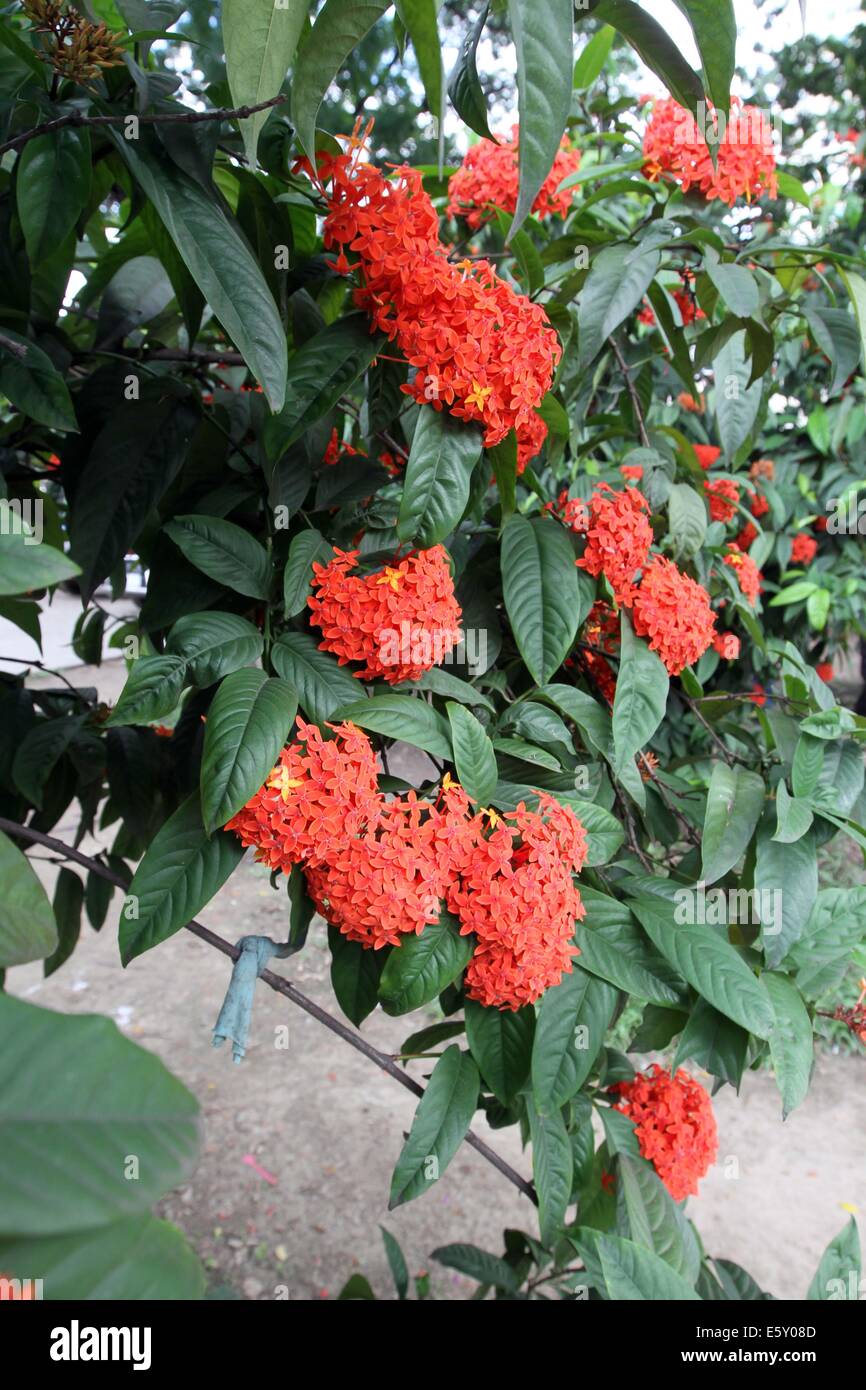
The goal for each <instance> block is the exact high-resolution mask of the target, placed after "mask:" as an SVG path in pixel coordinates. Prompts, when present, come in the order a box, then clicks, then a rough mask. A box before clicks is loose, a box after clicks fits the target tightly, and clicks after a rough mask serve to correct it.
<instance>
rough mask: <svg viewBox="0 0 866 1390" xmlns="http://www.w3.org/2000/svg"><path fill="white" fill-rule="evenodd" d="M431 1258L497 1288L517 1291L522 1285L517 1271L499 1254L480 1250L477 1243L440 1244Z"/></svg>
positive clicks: (511, 1291)
mask: <svg viewBox="0 0 866 1390" xmlns="http://www.w3.org/2000/svg"><path fill="white" fill-rule="evenodd" d="M430 1258H431V1260H438V1261H439V1263H440V1264H441V1265H444V1266H445V1268H446V1269H456V1270H457V1271H458V1273H460V1274H465V1275H466V1276H467V1278H469V1279H475V1280H477V1282H478V1283H479V1284H490V1285H491V1286H492V1287H493V1288H495V1289H506V1290H507V1291H508V1292H509V1293H516V1292H517V1290H518V1289H519V1287H520V1278H519V1276H518V1274H517V1271H516V1270H514V1269H512V1267H511V1265H509V1264H506V1262H505V1260H502V1259H500V1258H499V1256H498V1255H491V1254H489V1253H488V1252H487V1251H486V1250H479V1249H478V1246H477V1245H459V1244H458V1245H440V1246H439V1248H438V1249H437V1250H433V1251H431V1254H430Z"/></svg>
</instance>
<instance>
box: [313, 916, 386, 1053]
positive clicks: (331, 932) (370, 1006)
mask: <svg viewBox="0 0 866 1390" xmlns="http://www.w3.org/2000/svg"><path fill="white" fill-rule="evenodd" d="M328 945H329V947H330V948H331V984H332V985H333V988H334V993H335V995H336V996H337V1002H338V1004H339V1005H340V1008H341V1009H342V1010H343V1013H344V1014H345V1015H346V1017H347V1018H348V1019H351V1021H352V1023H354V1025H355V1027H356V1028H360V1026H361V1024H362V1023H363V1022H364V1019H365V1018H366V1017H367V1016H368V1014H371V1013H372V1012H373V1010H374V1009H375V1007H376V1005H377V1004H378V1002H379V980H380V978H381V975H382V969H383V967H384V965H385V961H386V959H387V957H388V952H387V951H365V950H364V947H363V946H362V945H361V943H360V941H348V940H347V939H346V937H345V936H343V935H342V934H341V933H340V932H339V931H338V930H337V928H336V927H331V926H329V927H328Z"/></svg>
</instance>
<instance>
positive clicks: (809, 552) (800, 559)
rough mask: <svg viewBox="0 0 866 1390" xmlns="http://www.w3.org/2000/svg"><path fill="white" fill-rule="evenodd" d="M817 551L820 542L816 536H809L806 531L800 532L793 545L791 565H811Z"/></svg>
mask: <svg viewBox="0 0 866 1390" xmlns="http://www.w3.org/2000/svg"><path fill="white" fill-rule="evenodd" d="M817 549H818V542H817V541H816V540H815V538H814V536H807V535H806V532H805V531H798V532H797V534H796V536H795V537H794V540H793V542H792V544H791V564H792V565H811V563H812V561H813V560H814V558H815V553H816V551H817Z"/></svg>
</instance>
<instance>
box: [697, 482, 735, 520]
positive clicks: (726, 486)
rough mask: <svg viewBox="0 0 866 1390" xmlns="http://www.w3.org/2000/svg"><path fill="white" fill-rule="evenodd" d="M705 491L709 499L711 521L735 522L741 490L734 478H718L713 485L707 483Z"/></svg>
mask: <svg viewBox="0 0 866 1390" xmlns="http://www.w3.org/2000/svg"><path fill="white" fill-rule="evenodd" d="M704 491H705V492H706V494H707V497H708V498H709V503H710V518H711V520H713V521H724V522H728V521H733V519H734V517H735V516H736V515H737V503H738V502H739V500H740V489H739V488H738V487H737V484H736V483H735V482H734V480H733V478H716V480H715V481H714V482H712V483H711V482H706V483H704Z"/></svg>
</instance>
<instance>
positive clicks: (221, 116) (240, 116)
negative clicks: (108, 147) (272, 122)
mask: <svg viewBox="0 0 866 1390" xmlns="http://www.w3.org/2000/svg"><path fill="white" fill-rule="evenodd" d="M285 100H286V98H285V97H284V96H276V97H271V98H270V100H269V101H260V102H258V104H257V105H255V106H237V107H235V108H234V109H231V108H229V107H225V106H221V107H220V108H219V109H218V110H216V111H177V112H174V111H163V112H154V113H152V114H151V115H141V116H139V114H138V113H137V112H136V111H126V112H124V114H123V115H122V116H85V115H84V114H83V112H81V111H67V112H66V114H65V115H63V116H56V117H55V118H54V120H53V121H43V122H42V124H41V125H36V126H33V127H32V129H31V130H25V131H24V133H23V134H22V135H16V136H15V138H14V140H7V141H6V144H5V145H0V155H4V154H6V152H7V150H20V149H21V148H22V146H24V145H26V144H28V143H29V142H30V141H31V140H35V139H36V137H37V136H38V135H50V134H52V132H53V131H55V130H62V129H63V127H64V126H68V125H71V126H101V125H102V126H105V125H123V123H124V121H128V120H130V119H134V120H136V121H138V123H139V125H170V124H175V125H195V124H197V123H198V122H199V121H233V120H244V119H245V118H246V117H247V116H254V115H255V113H256V112H257V111H265V110H267V109H268V107H271V106H279V105H280V104H281V103H282V102H284V101H285Z"/></svg>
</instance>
